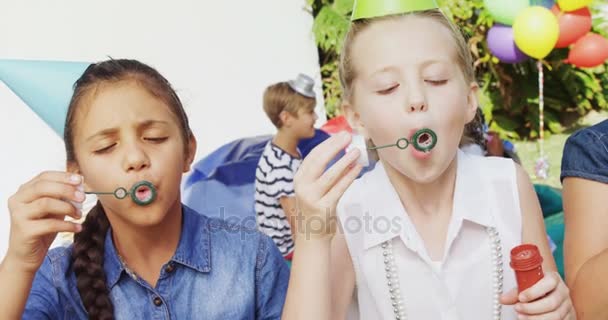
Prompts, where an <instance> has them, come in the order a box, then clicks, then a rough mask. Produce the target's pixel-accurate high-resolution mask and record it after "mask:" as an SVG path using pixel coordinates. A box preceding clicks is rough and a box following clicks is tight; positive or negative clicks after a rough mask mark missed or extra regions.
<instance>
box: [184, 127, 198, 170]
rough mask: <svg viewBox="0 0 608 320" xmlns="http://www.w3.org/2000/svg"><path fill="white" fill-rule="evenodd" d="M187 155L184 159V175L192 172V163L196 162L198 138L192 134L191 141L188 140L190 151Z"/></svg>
mask: <svg viewBox="0 0 608 320" xmlns="http://www.w3.org/2000/svg"><path fill="white" fill-rule="evenodd" d="M186 151H187V154H186V158H185V159H184V173H186V172H188V171H190V168H191V167H192V162H193V161H194V157H195V156H196V138H195V137H194V135H193V134H190V139H188V150H186Z"/></svg>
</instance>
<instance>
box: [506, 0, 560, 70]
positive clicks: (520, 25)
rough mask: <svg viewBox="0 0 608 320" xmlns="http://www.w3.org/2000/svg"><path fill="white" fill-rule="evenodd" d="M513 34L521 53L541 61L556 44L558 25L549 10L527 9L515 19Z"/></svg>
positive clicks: (540, 8) (539, 8) (541, 8)
mask: <svg viewBox="0 0 608 320" xmlns="http://www.w3.org/2000/svg"><path fill="white" fill-rule="evenodd" d="M513 34H514V38H515V43H516V44H517V47H518V48H519V49H520V50H521V51H523V52H524V53H525V54H527V55H529V56H531V57H534V58H536V59H543V58H544V57H546V56H547V55H548V54H549V53H550V52H551V50H553V48H554V47H555V44H556V43H557V38H558V36H559V24H558V23H557V18H556V17H555V15H553V13H551V11H549V9H546V8H543V7H528V8H526V9H524V10H523V11H522V12H521V13H520V14H519V15H518V16H517V18H516V19H515V22H514V23H513Z"/></svg>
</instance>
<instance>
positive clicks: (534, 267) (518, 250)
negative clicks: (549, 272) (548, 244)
mask: <svg viewBox="0 0 608 320" xmlns="http://www.w3.org/2000/svg"><path fill="white" fill-rule="evenodd" d="M542 263H543V257H542V256H541V255H540V251H539V250H538V247H536V246H535V245H533V244H523V245H520V246H517V247H515V248H513V249H512V250H511V263H510V265H511V268H513V270H514V271H515V278H516V279H517V288H518V292H520V293H521V292H523V291H525V290H526V289H528V288H530V287H531V286H533V285H534V284H536V283H537V282H538V281H540V280H541V279H542V278H543V277H544V274H543V266H542Z"/></svg>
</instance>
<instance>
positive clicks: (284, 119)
mask: <svg viewBox="0 0 608 320" xmlns="http://www.w3.org/2000/svg"><path fill="white" fill-rule="evenodd" d="M279 119H280V120H281V127H287V128H289V127H291V119H293V116H292V115H291V113H289V112H287V111H285V110H283V111H281V113H279Z"/></svg>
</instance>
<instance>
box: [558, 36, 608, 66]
mask: <svg viewBox="0 0 608 320" xmlns="http://www.w3.org/2000/svg"><path fill="white" fill-rule="evenodd" d="M607 59H608V39H606V38H604V37H602V36H600V35H599V34H595V33H591V32H590V33H588V34H587V35H586V36H584V37H582V38H580V39H579V40H578V41H576V43H575V44H574V46H572V49H570V52H569V53H568V60H566V62H567V63H571V64H573V65H575V66H577V67H581V68H592V67H597V66H599V65H601V64H603V63H604V62H605V61H606V60H607Z"/></svg>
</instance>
